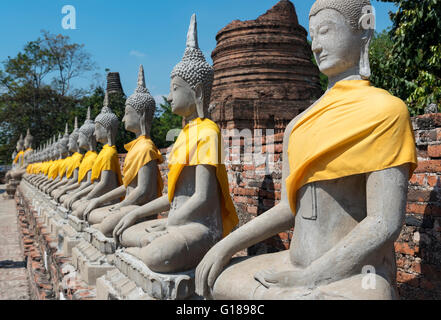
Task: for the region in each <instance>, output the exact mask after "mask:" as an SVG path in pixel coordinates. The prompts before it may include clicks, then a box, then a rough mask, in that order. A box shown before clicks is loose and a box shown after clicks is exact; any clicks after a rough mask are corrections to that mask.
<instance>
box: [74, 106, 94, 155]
mask: <svg viewBox="0 0 441 320" xmlns="http://www.w3.org/2000/svg"><path fill="white" fill-rule="evenodd" d="M94 132H95V122H94V121H93V120H91V119H90V107H89V108H87V117H86V121H85V122H84V124H83V125H82V126H81V128H80V129H79V130H78V146H79V147H80V148H81V149H84V150H95V148H96V139H95V135H94Z"/></svg>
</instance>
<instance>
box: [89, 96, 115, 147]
mask: <svg viewBox="0 0 441 320" xmlns="http://www.w3.org/2000/svg"><path fill="white" fill-rule="evenodd" d="M118 126H119V120H118V117H117V116H116V115H115V114H114V113H113V112H112V109H110V107H109V94H108V93H107V91H106V95H105V97H104V102H103V108H102V109H101V113H100V114H99V115H98V116H97V117H96V118H95V133H94V134H95V138H96V141H98V142H100V143H102V144H108V145H109V146H113V145H115V138H116V134H117V131H118Z"/></svg>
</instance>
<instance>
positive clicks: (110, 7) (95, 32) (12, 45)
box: [0, 0, 396, 102]
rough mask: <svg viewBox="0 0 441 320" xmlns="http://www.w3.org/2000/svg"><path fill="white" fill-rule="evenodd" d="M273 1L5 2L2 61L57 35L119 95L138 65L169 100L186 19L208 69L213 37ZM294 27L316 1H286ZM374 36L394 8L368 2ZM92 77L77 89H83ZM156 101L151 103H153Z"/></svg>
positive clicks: (0, 7) (0, 14) (130, 85)
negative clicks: (116, 79)
mask: <svg viewBox="0 0 441 320" xmlns="http://www.w3.org/2000/svg"><path fill="white" fill-rule="evenodd" d="M277 2H278V0H215V1H213V0H162V1H157V0H125V1H119V0H107V1H104V0H34V1H30V0H7V1H6V0H4V1H1V2H0V33H1V46H0V61H4V60H5V59H6V58H7V57H8V56H15V55H16V54H17V52H18V51H20V50H22V48H23V45H24V44H25V43H26V42H27V41H31V40H35V39H37V38H38V37H39V36H40V30H42V29H44V30H48V31H50V32H51V33H56V34H58V33H61V34H64V35H68V36H70V37H71V39H72V41H74V42H76V43H80V44H85V49H86V50H87V51H88V52H89V53H90V54H91V55H92V57H93V59H94V60H95V61H96V62H97V65H98V68H99V69H98V72H99V73H101V74H102V75H103V76H102V81H104V78H105V72H104V69H105V68H109V69H110V70H111V71H113V72H119V73H120V75H121V82H122V85H123V88H124V91H125V93H126V94H127V95H130V94H132V93H133V90H134V89H135V87H136V79H137V72H138V68H139V65H140V64H143V65H144V69H145V72H146V82H147V87H148V88H149V90H150V92H151V93H152V95H153V96H154V97H155V98H159V97H160V96H161V95H167V94H168V90H169V79H170V78H169V76H170V72H171V70H172V68H173V66H174V65H175V64H176V63H177V62H179V60H180V59H181V57H182V55H183V53H184V49H185V41H186V34H187V29H188V24H189V21H190V17H191V15H192V14H193V13H196V14H197V19H198V28H199V46H200V47H201V49H202V50H203V52H204V53H205V56H206V58H207V60H208V61H209V62H210V63H211V62H212V60H211V52H212V51H213V49H214V48H215V47H216V39H215V37H216V33H217V32H218V31H219V30H220V29H222V28H223V27H224V26H226V25H227V24H228V23H230V22H231V21H233V20H250V19H256V18H257V17H258V16H260V15H261V14H263V13H265V12H266V11H267V10H268V9H270V8H271V7H272V6H273V5H275V4H276V3H277ZM292 2H293V3H294V5H295V7H296V11H297V16H298V18H299V22H300V24H301V25H302V26H303V27H305V28H306V30H308V13H309V9H310V7H311V5H312V3H313V2H314V0H292ZM372 4H373V5H374V6H375V8H376V13H377V31H381V30H383V29H385V28H387V27H389V26H391V22H390V19H389V15H388V12H389V11H396V9H395V7H394V6H393V5H392V4H387V3H381V2H378V1H372ZM64 5H73V6H74V7H75V9H76V24H77V29H76V30H64V29H63V28H62V26H61V21H62V19H63V16H64V15H63V14H62V13H61V9H62V7H63V6H64ZM92 82H93V80H92V74H85V75H84V77H83V78H82V79H78V80H77V81H76V82H75V85H77V86H78V87H88V86H89V85H90V84H91V83H92ZM161 101H162V100H160V99H157V102H161Z"/></svg>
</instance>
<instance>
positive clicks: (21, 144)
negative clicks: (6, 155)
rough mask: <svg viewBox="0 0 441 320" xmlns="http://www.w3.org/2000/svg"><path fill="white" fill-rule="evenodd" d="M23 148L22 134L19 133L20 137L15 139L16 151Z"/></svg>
mask: <svg viewBox="0 0 441 320" xmlns="http://www.w3.org/2000/svg"><path fill="white" fill-rule="evenodd" d="M23 148H24V140H23V135H22V134H20V138H19V139H18V141H17V145H16V149H17V151H18V152H20V151H23Z"/></svg>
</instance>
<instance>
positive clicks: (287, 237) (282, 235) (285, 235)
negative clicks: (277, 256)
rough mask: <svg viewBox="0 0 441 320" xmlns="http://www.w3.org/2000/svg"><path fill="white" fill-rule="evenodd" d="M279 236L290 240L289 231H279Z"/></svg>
mask: <svg viewBox="0 0 441 320" xmlns="http://www.w3.org/2000/svg"><path fill="white" fill-rule="evenodd" d="M279 237H280V239H282V240H287V241H288V240H289V234H288V232H282V233H279Z"/></svg>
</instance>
